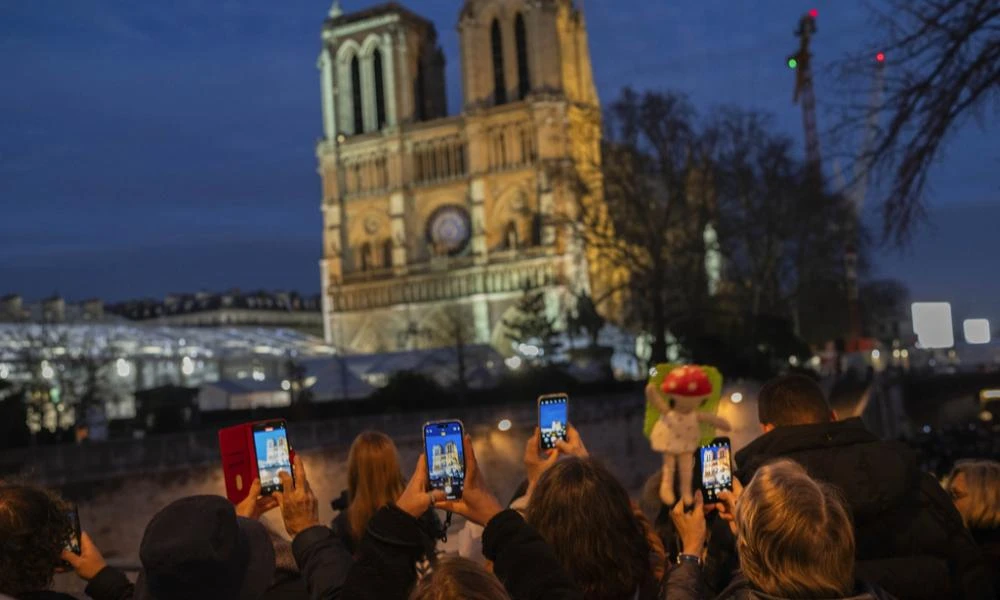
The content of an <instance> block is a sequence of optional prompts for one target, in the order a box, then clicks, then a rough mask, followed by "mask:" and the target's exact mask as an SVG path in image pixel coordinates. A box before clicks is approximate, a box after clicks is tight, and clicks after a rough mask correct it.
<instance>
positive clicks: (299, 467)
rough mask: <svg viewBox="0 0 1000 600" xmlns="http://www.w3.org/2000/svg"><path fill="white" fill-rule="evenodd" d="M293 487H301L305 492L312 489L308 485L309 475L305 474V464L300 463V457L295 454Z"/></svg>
mask: <svg viewBox="0 0 1000 600" xmlns="http://www.w3.org/2000/svg"><path fill="white" fill-rule="evenodd" d="M294 483H295V488H296V489H298V488H302V489H304V490H306V491H307V492H310V491H312V488H310V487H309V477H307V476H306V466H305V465H304V464H303V463H302V457H301V456H299V455H298V454H296V455H295V482H294Z"/></svg>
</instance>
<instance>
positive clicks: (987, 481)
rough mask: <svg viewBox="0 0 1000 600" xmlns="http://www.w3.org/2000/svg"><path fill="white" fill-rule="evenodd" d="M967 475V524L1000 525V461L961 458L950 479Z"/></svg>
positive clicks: (977, 525)
mask: <svg viewBox="0 0 1000 600" xmlns="http://www.w3.org/2000/svg"><path fill="white" fill-rule="evenodd" d="M959 474H962V475H965V486H966V488H967V489H968V494H969V510H968V514H966V515H962V520H963V521H965V526H966V527H969V528H974V529H993V528H995V527H1000V462H996V461H993V460H961V461H958V463H956V464H955V468H954V469H952V470H951V475H949V476H948V479H949V480H954V479H955V477H957V476H958V475H959Z"/></svg>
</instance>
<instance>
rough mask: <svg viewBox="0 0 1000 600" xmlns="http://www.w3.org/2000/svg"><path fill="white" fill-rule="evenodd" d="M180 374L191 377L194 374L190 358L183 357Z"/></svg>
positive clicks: (192, 362)
mask: <svg viewBox="0 0 1000 600" xmlns="http://www.w3.org/2000/svg"><path fill="white" fill-rule="evenodd" d="M181 373H184V374H185V375H192V374H193V373H194V361H193V360H191V357H190V356H185V357H184V358H182V359H181Z"/></svg>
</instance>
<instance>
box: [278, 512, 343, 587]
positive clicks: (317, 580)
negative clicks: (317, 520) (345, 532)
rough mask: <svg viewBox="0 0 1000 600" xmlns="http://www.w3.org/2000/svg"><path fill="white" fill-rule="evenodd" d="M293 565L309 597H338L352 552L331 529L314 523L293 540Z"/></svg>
mask: <svg viewBox="0 0 1000 600" xmlns="http://www.w3.org/2000/svg"><path fill="white" fill-rule="evenodd" d="M292 554H294V555H295V564H297V565H298V566H299V570H300V571H301V572H302V579H303V581H305V583H306V589H307V590H308V591H309V598H310V599H311V600H333V599H335V598H341V597H342V596H341V588H342V586H343V585H344V580H345V579H347V572H348V569H349V568H350V567H351V562H352V557H351V553H350V552H349V551H348V550H347V547H346V546H344V543H343V542H342V541H341V540H340V539H339V538H337V536H335V535H334V534H333V532H332V531H330V529H328V528H327V527H324V526H322V525H315V526H313V527H310V528H308V529H306V530H305V531H302V532H301V533H299V534H298V535H296V536H295V539H294V540H292Z"/></svg>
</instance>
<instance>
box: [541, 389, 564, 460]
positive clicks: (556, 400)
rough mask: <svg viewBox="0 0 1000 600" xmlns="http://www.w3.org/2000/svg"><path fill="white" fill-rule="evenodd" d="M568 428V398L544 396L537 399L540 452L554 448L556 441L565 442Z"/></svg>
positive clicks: (562, 395) (556, 395) (552, 395)
mask: <svg viewBox="0 0 1000 600" xmlns="http://www.w3.org/2000/svg"><path fill="white" fill-rule="evenodd" d="M568 426H569V396H568V395H567V394H546V395H544V396H539V397H538V430H539V432H540V438H539V439H540V444H541V446H542V450H549V449H550V448H555V447H556V442H557V441H558V440H562V441H564V442H565V441H566V428H567V427H568Z"/></svg>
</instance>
